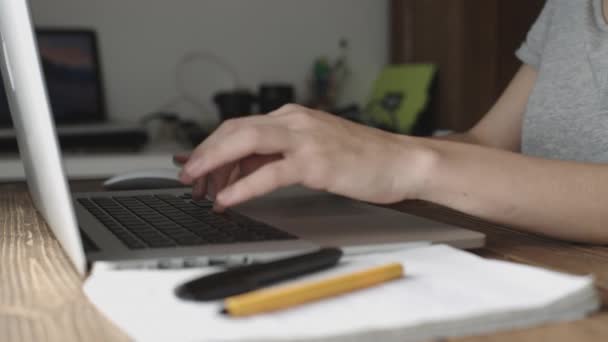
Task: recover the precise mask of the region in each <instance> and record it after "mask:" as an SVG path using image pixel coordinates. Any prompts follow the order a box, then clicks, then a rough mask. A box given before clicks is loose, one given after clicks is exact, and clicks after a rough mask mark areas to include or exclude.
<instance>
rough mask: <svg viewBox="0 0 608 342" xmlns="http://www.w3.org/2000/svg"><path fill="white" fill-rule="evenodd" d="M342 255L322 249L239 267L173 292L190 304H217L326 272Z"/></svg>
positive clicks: (196, 280) (338, 252) (201, 279)
mask: <svg viewBox="0 0 608 342" xmlns="http://www.w3.org/2000/svg"><path fill="white" fill-rule="evenodd" d="M342 254H343V253H342V250H340V249H339V248H322V249H320V250H318V251H316V252H312V253H306V254H301V255H296V256H291V257H288V258H284V259H279V260H275V261H271V262H266V263H259V264H253V265H247V266H241V267H237V268H233V269H230V270H227V271H223V272H218V273H214V274H210V275H207V276H203V277H200V278H197V279H195V280H192V281H189V282H186V283H184V284H182V285H180V286H178V287H177V288H176V289H175V294H176V295H177V296H178V297H179V298H182V299H186V300H193V301H212V300H219V299H223V298H226V297H230V296H234V295H238V294H242V293H245V292H249V291H253V290H256V289H259V288H262V287H264V286H268V285H272V284H274V283H278V282H280V281H283V280H288V279H292V278H295V277H298V276H301V275H304V274H309V273H313V272H316V271H320V270H324V269H327V268H330V267H332V266H334V265H336V264H337V263H338V262H339V261H340V258H341V257H342Z"/></svg>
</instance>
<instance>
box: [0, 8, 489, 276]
mask: <svg viewBox="0 0 608 342" xmlns="http://www.w3.org/2000/svg"><path fill="white" fill-rule="evenodd" d="M0 34H1V39H2V63H1V64H2V75H3V79H4V85H5V88H6V90H7V93H8V94H7V95H8V96H7V97H8V100H9V104H10V108H11V113H12V116H13V122H14V124H15V129H16V131H17V136H18V142H19V148H20V153H21V158H22V159H23V164H24V167H25V172H26V177H27V182H28V186H29V190H30V193H31V195H32V199H33V201H34V204H35V206H36V208H37V209H38V211H39V212H40V213H41V214H42V215H43V216H44V218H45V219H46V222H47V223H48V225H49V226H50V228H51V229H52V231H53V232H54V234H55V236H56V237H57V239H58V240H59V242H60V243H61V245H62V246H63V248H64V249H65V251H66V253H67V255H68V256H69V258H70V259H71V261H72V262H73V263H74V266H75V267H76V269H77V270H78V271H79V272H80V273H81V274H85V272H86V271H87V267H88V266H90V265H91V264H92V263H93V262H96V261H104V262H107V263H108V264H109V265H113V266H115V267H119V268H131V267H134V268H135V267H187V266H199V265H206V264H214V263H230V264H238V263H246V262H251V261H255V260H258V259H267V258H274V257H279V256H283V255H288V254H293V253H297V252H303V251H309V250H314V249H317V248H319V247H320V246H328V245H331V246H342V247H345V248H351V247H353V246H355V248H361V250H365V248H368V249H374V248H377V247H382V246H402V245H403V246H407V245H408V243H411V244H418V243H423V242H429V243H448V244H451V245H453V246H456V247H460V248H475V247H480V246H482V245H483V243H484V235H483V234H480V233H477V232H472V231H469V230H465V229H461V228H458V227H454V226H450V225H446V224H442V223H438V222H433V221H430V220H426V219H423V218H419V217H415V216H411V215H407V214H404V213H400V212H397V211H393V210H389V209H385V208H380V207H375V206H371V205H368V204H365V203H361V202H357V201H352V200H348V199H345V198H342V197H338V196H334V195H331V194H326V193H319V192H314V191H310V190H306V189H302V188H297V187H293V188H288V189H283V190H280V191H277V192H275V193H273V194H271V195H269V196H266V197H263V198H261V199H258V200H254V201H251V202H249V203H247V204H245V205H242V206H240V207H238V208H236V209H234V210H232V211H229V212H227V213H225V214H216V213H213V211H212V210H211V208H210V206H211V203H210V202H208V201H192V200H191V198H190V194H189V191H188V189H185V188H184V189H170V190H158V191H131V192H98V193H82V194H73V195H71V194H70V192H69V189H68V185H67V181H66V177H65V173H64V169H63V166H62V163H61V155H60V152H59V149H58V144H57V137H56V134H55V128H54V123H53V119H52V116H51V113H50V108H49V102H48V98H47V95H46V91H45V87H44V84H43V78H42V72H41V67H40V65H41V63H40V60H39V56H38V53H37V49H36V44H35V40H34V35H33V30H32V23H31V19H30V14H29V10H28V6H27V1H26V0H0Z"/></svg>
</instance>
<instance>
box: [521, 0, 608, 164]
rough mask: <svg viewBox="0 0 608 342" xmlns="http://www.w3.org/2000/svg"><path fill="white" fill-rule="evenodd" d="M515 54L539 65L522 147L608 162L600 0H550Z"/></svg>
mask: <svg viewBox="0 0 608 342" xmlns="http://www.w3.org/2000/svg"><path fill="white" fill-rule="evenodd" d="M516 54H517V56H518V57H519V58H520V59H521V60H522V61H523V62H524V63H526V64H529V65H531V66H533V67H534V68H536V69H537V70H538V71H539V76H538V80H537V83H536V86H535V88H534V90H533V92H532V94H531V96H530V100H529V102H528V106H527V109H526V113H525V116H524V121H523V135H522V146H521V147H522V152H523V153H524V154H527V155H532V156H538V157H543V158H550V159H563V160H575V161H581V162H595V163H608V23H606V20H605V19H604V16H603V5H602V0H547V3H546V5H545V8H544V9H543V12H542V13H541V15H540V17H539V18H538V20H537V21H536V23H535V24H534V25H533V26H532V28H531V30H530V32H529V33H528V37H527V39H526V41H525V42H524V44H523V45H522V46H521V48H520V49H519V50H518V51H517V53H516Z"/></svg>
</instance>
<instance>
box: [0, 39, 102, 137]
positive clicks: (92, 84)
mask: <svg viewBox="0 0 608 342" xmlns="http://www.w3.org/2000/svg"><path fill="white" fill-rule="evenodd" d="M36 38H37V40H38V48H39V51H40V55H41V62H42V68H43V71H44V78H45V83H46V87H47V92H48V95H49V101H50V103H51V109H52V112H53V117H54V119H55V122H56V123H57V124H68V123H84V122H95V121H103V120H104V119H105V113H104V99H103V93H102V86H101V77H100V72H99V59H98V55H97V41H96V37H95V33H94V32H92V31H87V30H37V31H36ZM10 126H12V123H11V117H10V111H9V107H8V102H7V99H6V93H5V91H4V86H3V85H2V84H1V82H0V127H10Z"/></svg>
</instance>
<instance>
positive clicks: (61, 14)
mask: <svg viewBox="0 0 608 342" xmlns="http://www.w3.org/2000/svg"><path fill="white" fill-rule="evenodd" d="M387 3H388V1H387V0H30V4H31V7H32V12H33V16H34V22H35V24H36V25H38V26H51V27H53V26H59V27H61V26H68V27H70V26H81V27H93V28H95V29H96V30H98V33H99V38H100V46H101V52H102V56H101V57H102V60H103V65H102V67H103V71H104V78H105V85H106V94H107V101H108V105H109V112H110V115H111V117H113V118H115V119H119V120H126V121H133V120H136V119H137V118H138V117H140V116H142V115H144V114H145V113H148V112H150V111H153V110H155V109H157V108H158V107H159V106H160V105H161V104H163V103H164V102H166V100H167V99H169V98H171V97H173V96H175V95H176V94H177V91H176V89H175V85H174V81H173V80H174V66H175V64H176V62H177V61H178V60H179V59H180V57H181V56H183V54H184V53H186V52H188V51H191V50H205V51H211V52H213V53H214V54H216V55H219V56H221V57H222V58H224V59H225V60H226V61H227V62H228V63H230V64H232V65H233V66H234V67H235V68H236V69H237V71H238V74H239V75H240V78H241V79H242V84H243V85H245V86H248V87H252V88H257V86H258V84H259V83H260V82H263V81H284V82H291V83H294V84H296V85H297V92H298V96H299V99H300V100H302V98H303V95H305V91H306V90H305V89H306V86H305V84H306V78H307V75H308V71H309V69H310V66H311V63H312V61H313V59H314V58H315V57H316V56H320V55H329V56H336V55H337V53H338V51H339V50H338V41H339V39H340V38H342V37H345V38H347V39H348V40H349V42H350V46H351V49H350V51H351V54H350V61H351V66H352V68H353V71H354V73H353V75H352V79H351V82H350V84H349V86H348V88H347V89H346V92H345V94H344V97H343V98H342V100H341V102H343V103H345V102H350V101H357V102H361V101H364V100H365V98H366V96H367V93H368V92H369V89H370V85H371V82H372V81H373V80H374V78H375V76H376V75H377V73H378V71H379V70H380V68H381V67H382V66H383V65H384V64H385V63H386V61H387V58H388V57H387V54H388V37H387V35H388V33H387V32H388V27H387V26H388V23H387V17H388V5H387ZM189 70H190V71H191V76H190V77H188V84H189V86H190V88H191V89H196V90H197V93H198V94H199V95H200V96H201V97H202V98H205V100H207V99H208V98H209V97H210V96H211V94H213V93H214V92H215V91H216V90H217V89H219V88H225V87H227V86H229V85H230V84H231V83H230V82H229V81H228V78H227V76H226V74H225V73H222V72H221V71H219V70H218V69H217V68H214V67H213V66H212V65H211V64H205V63H198V64H192V65H191V67H190V69H189ZM207 107H210V108H211V109H212V110H214V109H215V108H214V107H213V105H212V104H211V102H210V101H207ZM180 109H181V110H182V111H185V112H188V113H187V114H188V115H189V116H191V117H194V116H196V117H198V118H199V119H200V120H215V113H207V114H206V116H204V117H201V116H200V115H199V114H196V112H195V111H193V110H192V108H191V107H188V106H180Z"/></svg>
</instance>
